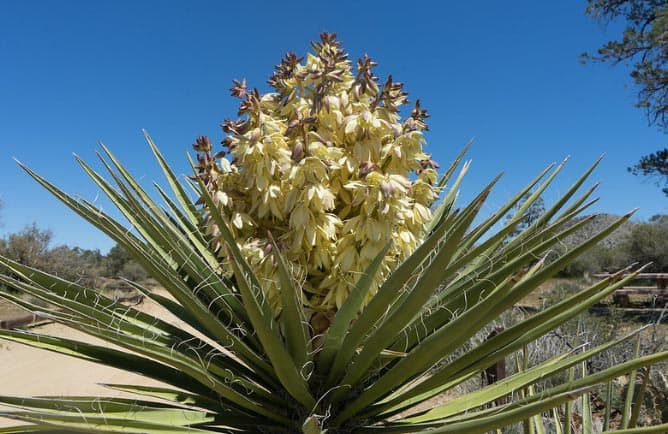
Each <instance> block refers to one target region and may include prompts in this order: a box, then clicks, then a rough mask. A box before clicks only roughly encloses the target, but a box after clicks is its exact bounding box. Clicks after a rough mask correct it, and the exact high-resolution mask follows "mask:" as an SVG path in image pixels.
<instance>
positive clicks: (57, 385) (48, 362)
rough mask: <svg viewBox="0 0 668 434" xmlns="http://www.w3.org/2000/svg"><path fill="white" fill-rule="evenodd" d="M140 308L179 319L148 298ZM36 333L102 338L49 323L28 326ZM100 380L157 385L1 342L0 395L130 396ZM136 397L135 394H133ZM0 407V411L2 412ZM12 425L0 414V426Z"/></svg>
mask: <svg viewBox="0 0 668 434" xmlns="http://www.w3.org/2000/svg"><path fill="white" fill-rule="evenodd" d="M139 308H140V309H141V310H142V311H144V312H147V313H150V314H154V315H156V316H160V318H163V319H165V320H167V321H170V322H172V323H174V324H176V323H178V322H179V321H178V320H177V319H176V318H175V317H173V316H171V315H170V314H169V313H168V312H166V311H163V310H162V309H161V308H160V307H158V306H156V305H155V304H154V303H152V302H151V301H150V300H144V302H142V303H141V305H139ZM31 331H34V332H36V333H40V334H46V335H52V336H62V337H67V338H72V339H80V340H83V341H85V342H90V343H97V344H100V343H101V342H102V341H100V340H98V339H96V338H93V337H90V336H87V335H86V334H84V333H81V332H77V331H75V330H72V329H70V328H68V327H65V326H63V325H60V324H55V323H50V324H46V325H42V326H38V327H34V328H32V329H31ZM101 383H119V384H139V385H159V384H160V383H158V382H157V381H155V380H152V379H150V378H146V377H142V376H139V375H136V374H132V373H128V372H124V371H121V370H118V369H114V368H108V367H105V366H100V365H96V364H94V363H91V362H87V361H84V360H79V359H75V358H72V357H68V356H65V355H61V354H57V353H54V352H50V351H46V350H40V349H35V348H32V347H28V346H25V345H21V344H17V343H12V342H6V341H0V395H9V396H44V395H52V396H59V395H68V396H114V397H121V396H126V397H132V396H134V395H129V394H124V393H122V392H118V391H115V390H111V389H108V388H105V387H103V386H101V385H100V384H101ZM135 397H136V396H135ZM3 410H5V409H3V407H1V406H0V412H1V411H3ZM10 424H15V422H14V421H11V420H9V419H7V418H1V417H0V427H4V426H7V425H10Z"/></svg>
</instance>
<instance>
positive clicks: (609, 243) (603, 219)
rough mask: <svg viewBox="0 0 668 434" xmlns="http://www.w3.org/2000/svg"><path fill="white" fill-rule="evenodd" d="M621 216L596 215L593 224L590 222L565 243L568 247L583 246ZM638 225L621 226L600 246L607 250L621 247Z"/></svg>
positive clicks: (575, 221) (626, 224) (630, 223)
mask: <svg viewBox="0 0 668 434" xmlns="http://www.w3.org/2000/svg"><path fill="white" fill-rule="evenodd" d="M588 217H591V216H583V217H579V218H576V219H574V220H573V223H572V224H576V223H577V222H579V221H582V220H583V219H586V218H588ZM620 217H621V216H618V215H614V214H599V215H596V216H595V217H594V218H593V219H592V221H591V222H589V223H588V224H587V225H585V226H584V227H583V228H582V229H580V230H579V231H578V232H576V233H575V234H573V235H571V236H569V237H568V238H566V239H565V240H564V241H563V243H564V244H565V245H566V247H568V248H570V247H574V246H576V245H579V244H581V243H582V242H584V241H586V240H587V239H589V238H591V237H593V236H594V235H596V234H597V233H599V232H600V231H602V230H603V229H605V228H607V227H608V226H610V225H611V224H613V223H614V222H615V221H617V220H618V219H619V218H620ZM636 224H637V223H634V222H632V221H627V222H626V223H624V224H623V225H621V226H620V227H619V228H617V230H616V231H615V232H613V233H612V234H610V235H609V236H608V237H607V238H606V239H604V240H603V241H601V242H600V243H599V244H600V245H601V246H602V247H606V248H611V247H616V246H618V245H619V243H620V242H621V241H622V240H623V239H624V238H625V237H627V236H628V235H629V234H630V233H631V231H632V230H633V227H634V226H635V225H636Z"/></svg>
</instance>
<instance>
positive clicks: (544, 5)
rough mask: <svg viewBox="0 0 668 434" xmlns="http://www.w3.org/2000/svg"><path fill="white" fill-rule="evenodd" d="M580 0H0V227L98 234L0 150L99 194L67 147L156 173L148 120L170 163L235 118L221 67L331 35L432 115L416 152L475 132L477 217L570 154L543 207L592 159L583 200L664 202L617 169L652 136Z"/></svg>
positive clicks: (106, 243)
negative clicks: (481, 196)
mask: <svg viewBox="0 0 668 434" xmlns="http://www.w3.org/2000/svg"><path fill="white" fill-rule="evenodd" d="M584 8H585V1H584V0H560V1H549V2H547V1H535V0H522V1H513V2H497V1H492V0H487V1H466V2H446V1H438V2H437V1H423V2H406V1H402V2H398V1H365V2H362V1H338V2H319V1H308V2H306V1H299V2H276V1H246V2H222V1H189V2H184V1H180V2H177V1H119V0H115V1H107V2H101V1H60V2H56V1H47V0H44V1H32V0H22V1H19V0H15V1H4V2H2V4H1V5H0V197H1V198H2V201H3V202H4V208H3V209H2V210H1V211H0V224H1V226H0V236H2V235H5V234H7V233H10V232H15V231H18V230H20V229H22V228H23V227H24V226H25V225H27V224H30V223H32V222H36V223H37V225H38V226H40V227H42V228H48V229H51V230H52V231H53V233H54V243H55V244H69V245H78V246H81V247H84V248H99V249H101V250H102V251H106V250H108V249H109V248H110V247H111V246H112V245H113V243H112V242H111V240H109V239H107V238H106V237H105V236H104V235H102V234H100V233H98V232H97V231H96V230H94V229H93V228H92V227H90V226H89V225H88V224H87V223H86V222H84V221H83V220H82V219H80V218H79V217H77V216H76V215H75V214H73V213H72V212H70V211H69V210H67V209H66V208H65V207H64V206H63V205H61V204H60V203H59V202H57V201H56V200H55V199H53V198H51V197H50V196H49V195H48V194H47V193H46V192H44V191H43V190H41V189H40V188H39V187H38V186H37V185H36V184H35V183H34V182H33V181H32V180H31V179H29V178H28V177H27V176H26V175H25V174H24V173H22V172H21V171H20V170H19V169H18V167H17V166H16V164H15V163H14V162H13V161H12V157H16V158H18V159H19V160H21V161H23V162H25V163H27V164H28V165H29V166H30V167H32V168H33V169H35V170H37V171H38V172H39V173H40V174H42V175H43V176H45V177H47V178H48V179H50V180H52V181H53V182H55V183H56V184H58V185H59V186H61V187H62V188H64V189H65V190H66V191H68V192H70V193H76V194H79V195H81V196H82V197H85V198H87V199H89V200H96V201H97V202H98V203H99V204H100V205H101V206H102V207H103V208H105V209H108V208H109V204H108V203H107V202H105V201H103V200H102V199H100V198H98V196H100V192H99V190H98V189H97V188H95V186H94V185H93V184H92V183H91V182H89V181H88V180H87V178H86V176H85V175H84V174H83V173H82V171H81V170H80V169H79V167H78V165H77V164H76V162H75V161H74V159H73V158H72V153H76V154H78V155H80V156H82V157H83V158H84V159H85V160H89V161H92V160H94V159H95V158H96V157H95V151H96V149H98V147H97V142H98V141H99V140H102V141H103V142H104V143H105V144H107V145H108V146H109V147H111V148H112V150H113V151H114V152H115V153H116V154H117V156H118V157H119V158H120V159H121V160H122V161H124V162H125V163H126V165H127V167H128V168H129V169H130V170H131V172H133V173H134V174H135V175H136V176H138V177H139V178H141V179H142V180H143V181H145V182H146V184H147V185H150V183H151V182H152V181H154V180H157V181H159V182H161V178H160V174H159V172H158V170H156V165H155V164H154V162H153V161H152V157H151V155H150V152H149V150H148V148H147V146H146V145H145V143H144V141H143V137H142V134H141V129H142V128H146V129H147V130H148V131H149V132H150V133H151V135H152V136H153V138H154V139H155V140H156V142H157V143H158V144H159V146H160V147H161V148H162V150H163V151H164V153H165V154H166V156H167V158H168V160H170V161H171V162H172V163H173V164H174V166H175V167H176V168H177V170H178V171H179V172H180V173H184V174H187V173H188V169H187V164H186V158H185V153H186V152H188V151H189V149H190V144H191V143H192V142H193V140H194V138H195V137H196V136H197V135H200V134H206V135H209V136H210V137H212V138H214V139H216V141H219V140H220V139H222V137H223V135H222V132H221V131H220V128H219V124H220V123H221V121H222V120H223V119H224V118H226V117H234V116H235V114H236V101H235V100H234V99H233V98H231V97H229V95H228V90H227V89H228V88H229V87H230V85H231V81H232V79H235V78H236V79H239V78H246V79H247V80H248V82H249V84H250V85H251V86H257V87H259V88H260V90H265V91H266V90H267V86H266V84H265V82H266V79H267V78H268V76H269V75H270V74H271V72H272V69H273V66H274V65H275V64H276V63H278V61H279V60H280V58H281V56H282V55H283V54H284V53H285V52H286V51H288V50H293V51H296V52H297V53H298V54H303V53H305V52H306V51H307V50H308V49H309V42H310V41H311V40H314V39H317V38H318V34H319V33H320V32H322V31H330V32H337V33H338V35H339V38H340V39H341V40H342V41H343V43H344V46H345V47H346V48H347V49H348V50H349V51H350V52H351V55H352V58H353V60H355V59H357V58H358V57H359V56H361V55H363V54H364V53H368V54H369V55H370V56H371V57H372V58H373V59H375V60H376V61H378V62H379V64H380V66H379V67H378V68H377V74H378V75H379V76H380V78H381V80H384V79H385V78H386V76H387V74H388V73H391V74H393V77H394V78H395V80H400V81H403V82H404V83H405V84H406V89H407V90H408V92H409V93H410V97H411V99H412V100H415V99H417V98H419V99H420V100H421V101H422V103H423V106H424V107H426V108H427V109H428V110H429V112H430V113H431V119H430V126H431V131H430V132H429V133H428V135H427V139H428V142H429V145H428V150H429V152H432V153H433V154H434V157H435V158H436V159H437V160H438V161H440V162H441V163H442V165H443V163H445V164H447V163H448V162H449V160H450V159H451V158H452V157H453V156H454V155H455V154H456V153H457V151H458V150H459V149H460V148H461V147H462V146H463V145H464V144H465V143H466V142H467V141H468V140H469V139H470V138H473V137H475V145H474V147H473V149H472V150H471V152H470V154H469V157H470V158H471V159H472V160H473V165H472V169H471V171H470V174H469V176H468V181H467V182H466V183H465V185H464V187H463V191H462V197H463V198H467V197H471V196H472V195H473V194H474V193H476V192H477V190H478V189H479V188H480V187H481V186H482V185H483V184H484V183H486V182H487V180H489V179H490V178H491V177H493V176H494V175H496V174H497V173H498V172H500V171H504V172H505V173H506V175H505V177H504V179H503V181H502V182H501V184H500V185H499V187H498V188H497V191H496V194H495V196H493V197H492V198H491V199H490V204H489V206H488V207H487V210H486V211H487V212H492V211H493V210H494V209H495V207H497V206H499V205H500V204H502V203H503V201H504V200H505V199H507V198H509V197H510V196H511V195H512V193H514V192H515V191H516V190H517V189H518V188H520V186H522V185H524V183H525V182H526V181H528V180H529V179H530V178H531V177H533V175H535V174H536V173H537V172H538V171H540V170H541V169H542V168H543V167H544V166H546V165H547V164H549V163H551V162H553V161H558V160H561V159H562V158H563V157H565V156H567V155H571V161H570V163H569V165H568V169H567V170H565V171H564V173H563V176H562V177H561V179H560V181H559V182H558V183H557V184H556V185H555V186H554V188H552V189H551V190H550V191H549V192H548V194H547V195H546V200H547V202H548V203H549V202H550V201H551V200H554V199H555V198H556V197H557V196H558V194H559V193H560V192H562V191H564V190H565V189H566V188H567V186H568V185H569V184H570V183H571V182H572V181H573V180H574V179H575V178H576V176H577V175H578V174H579V173H580V172H582V171H583V170H584V169H585V168H586V167H587V166H588V165H589V164H590V163H591V162H593V161H594V160H595V159H596V158H597V157H598V156H599V155H600V154H602V153H606V154H607V157H606V159H605V160H604V161H603V163H602V165H601V167H600V169H599V170H598V171H597V172H596V173H595V175H594V177H593V179H592V181H594V180H601V181H602V185H601V187H600V190H599V193H598V194H599V196H600V197H601V201H600V203H599V204H598V205H597V207H596V209H595V210H596V211H599V212H610V213H617V214H619V213H623V212H626V211H628V210H630V209H632V208H635V207H640V211H639V213H638V218H640V219H646V218H649V217H650V216H652V215H653V214H657V213H667V212H668V208H667V205H668V201H667V199H666V198H665V197H664V196H663V194H662V193H661V191H660V189H659V188H657V187H655V186H654V185H653V184H652V183H651V182H649V181H647V180H642V179H639V178H636V177H634V176H632V175H630V174H628V173H627V172H626V167H627V166H629V165H630V164H633V163H634V162H635V161H637V159H638V158H639V157H640V156H641V155H644V154H646V153H649V152H652V151H654V150H657V149H659V148H662V147H664V146H665V144H666V139H667V137H666V135H664V134H662V133H660V132H659V131H657V130H656V129H655V128H652V127H649V126H648V125H647V119H646V117H645V115H644V113H643V112H642V111H640V110H638V109H636V108H634V107H633V101H634V100H635V90H634V89H633V88H632V87H631V86H629V83H630V78H629V77H628V70H627V69H626V68H624V67H614V68H613V67H611V66H609V65H587V66H583V65H581V64H580V63H579V61H578V55H579V54H580V53H581V52H583V51H587V50H594V49H596V48H597V47H598V46H600V45H601V43H603V42H604V41H606V40H607V39H610V38H612V37H615V36H616V35H617V34H618V32H619V30H620V26H619V25H617V26H609V27H607V28H604V27H602V26H600V25H597V24H596V23H594V22H592V21H591V20H590V19H589V18H588V17H587V16H585V15H584Z"/></svg>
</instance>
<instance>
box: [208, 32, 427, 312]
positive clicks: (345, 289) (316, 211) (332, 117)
mask: <svg viewBox="0 0 668 434" xmlns="http://www.w3.org/2000/svg"><path fill="white" fill-rule="evenodd" d="M314 47H316V52H314V53H310V54H308V55H307V56H306V60H305V61H304V62H303V63H299V64H296V65H287V64H285V65H284V64H281V65H279V67H277V73H276V74H274V76H272V77H271V79H270V83H271V84H272V86H274V88H275V90H276V92H274V93H267V94H264V95H260V94H259V92H257V91H256V90H253V91H246V92H243V101H242V102H241V106H240V110H239V112H240V114H241V115H242V116H243V117H242V119H241V120H239V121H229V120H228V121H226V122H225V124H224V125H223V129H224V130H225V132H226V133H227V134H228V136H227V137H226V139H225V140H224V142H223V143H224V144H225V146H226V147H227V157H226V158H222V159H219V160H215V159H212V158H209V157H210V156H209V155H208V154H207V158H208V159H207V158H202V159H200V160H198V161H206V162H207V164H209V166H207V168H206V170H207V172H206V173H212V175H211V176H209V177H207V178H206V179H204V177H203V176H202V175H201V174H202V173H203V171H204V168H203V167H199V168H198V169H199V172H198V173H200V177H202V179H203V180H205V183H206V185H207V186H208V188H209V189H210V190H211V193H212V196H213V198H214V203H215V204H216V205H217V209H215V210H203V212H205V213H211V212H220V213H222V214H223V215H224V217H225V219H226V220H227V221H228V222H229V223H230V226H231V228H232V229H233V233H234V236H235V237H236V240H237V243H238V244H239V246H240V248H241V250H242V252H243V254H244V255H246V257H247V258H248V261H249V264H250V265H251V267H252V268H253V269H254V271H255V272H256V273H257V275H258V276H259V278H260V279H261V280H262V283H263V287H264V289H265V291H266V292H267V294H266V296H267V299H268V300H269V302H270V303H271V305H272V306H273V307H274V309H275V311H276V313H277V314H278V313H279V312H280V309H281V306H280V294H279V293H278V291H280V287H279V285H278V281H277V279H278V278H277V275H276V267H275V258H274V257H273V254H272V251H273V250H272V249H273V248H272V247H271V245H272V244H271V241H270V239H269V236H268V234H269V233H271V238H273V239H274V240H276V242H277V244H278V246H279V249H280V250H281V253H282V254H283V255H284V256H285V258H286V259H287V261H288V262H289V263H290V269H291V272H292V273H293V278H294V279H295V280H296V281H298V282H300V283H301V288H302V294H300V295H301V298H302V300H303V301H304V303H306V304H308V305H309V306H310V307H311V308H313V309H316V310H322V311H327V310H335V309H337V308H339V307H340V306H341V304H342V303H343V302H344V300H345V299H346V297H347V296H348V294H349V293H350V291H351V289H352V288H353V286H354V285H355V283H356V282H357V280H358V279H359V277H360V275H361V274H362V273H363V272H364V271H365V269H366V267H367V266H368V265H369V264H370V263H371V262H372V261H373V259H374V258H375V257H376V256H377V255H378V254H379V252H381V251H382V249H383V248H384V246H385V245H386V244H387V243H388V241H393V245H392V247H391V249H390V250H389V252H388V254H387V256H386V258H385V261H384V263H383V265H382V267H381V272H380V275H379V276H376V277H375V279H374V282H375V284H374V287H373V288H372V292H371V293H370V294H369V297H370V296H371V295H372V293H373V292H374V291H375V290H376V289H377V285H378V284H380V282H382V280H383V277H384V276H386V275H387V274H388V273H389V272H390V271H391V270H393V269H394V268H395V267H396V266H397V265H398V263H399V262H400V261H401V260H403V259H405V258H406V257H407V256H408V255H410V254H411V252H412V251H413V250H414V249H415V248H416V246H417V245H418V243H419V242H420V240H421V239H422V237H423V236H424V235H425V234H424V231H425V224H426V222H428V221H429V219H430V217H431V211H430V207H431V205H432V204H433V202H434V201H435V200H436V198H437V196H438V191H437V188H436V187H434V185H435V183H436V181H437V174H436V172H435V170H434V167H433V166H434V164H435V163H433V162H432V161H431V157H430V156H429V155H427V154H425V153H424V151H423V146H424V144H425V140H424V136H423V134H422V130H423V128H424V126H425V124H424V117H426V115H425V112H423V111H414V112H413V115H412V116H417V117H410V118H408V119H406V120H403V121H402V119H401V117H400V114H399V113H400V109H401V106H402V105H404V104H405V103H406V96H405V93H404V92H403V90H402V89H401V85H400V84H399V83H396V82H392V80H391V79H390V80H388V81H387V82H386V83H385V85H384V86H379V85H378V83H377V82H376V79H375V78H374V77H373V74H371V73H368V71H367V72H365V73H360V74H357V73H355V72H354V71H353V70H352V67H351V63H350V62H349V61H348V60H347V56H346V54H345V52H344V51H343V50H342V49H341V46H340V43H339V42H337V41H336V40H335V39H333V38H332V37H331V35H326V36H323V40H322V42H321V43H318V44H315V45H314ZM284 62H287V60H285V61H284ZM286 71H287V72H286ZM233 94H235V92H233ZM236 94H239V92H237V93H236ZM196 149H198V150H199V151H200V152H204V151H202V148H201V147H199V148H196ZM205 151H206V152H209V151H208V149H207V150H205ZM216 158H217V157H216ZM210 161H214V165H213V166H212V167H210V166H211V163H210ZM432 163H433V164H432ZM207 224H208V225H209V229H208V233H209V234H211V236H212V237H213V238H214V240H213V242H212V246H215V247H214V249H215V250H216V251H217V252H218V254H219V255H221V266H222V267H223V269H224V270H226V272H227V273H230V272H231V270H229V268H226V267H229V264H228V261H227V259H226V258H225V257H224V255H225V249H220V248H218V247H219V246H220V245H221V244H222V240H219V239H217V237H219V234H220V231H219V230H218V229H217V228H216V227H215V224H214V223H213V220H211V219H209V220H208V223H207ZM367 298H368V297H367Z"/></svg>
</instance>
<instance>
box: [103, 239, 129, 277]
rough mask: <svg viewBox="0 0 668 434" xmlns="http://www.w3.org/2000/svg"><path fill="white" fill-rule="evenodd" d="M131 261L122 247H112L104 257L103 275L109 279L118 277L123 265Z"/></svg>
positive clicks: (118, 245) (117, 245)
mask: <svg viewBox="0 0 668 434" xmlns="http://www.w3.org/2000/svg"><path fill="white" fill-rule="evenodd" d="M131 260H132V256H131V255H130V254H129V253H128V251H127V250H126V249H125V248H124V247H123V246H122V245H120V244H116V245H114V247H112V248H111V249H110V250H109V253H107V255H106V256H105V257H104V264H105V274H106V275H107V276H109V277H116V276H118V273H120V271H121V270H122V269H123V267H124V266H125V264H127V263H128V262H130V261H131Z"/></svg>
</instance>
